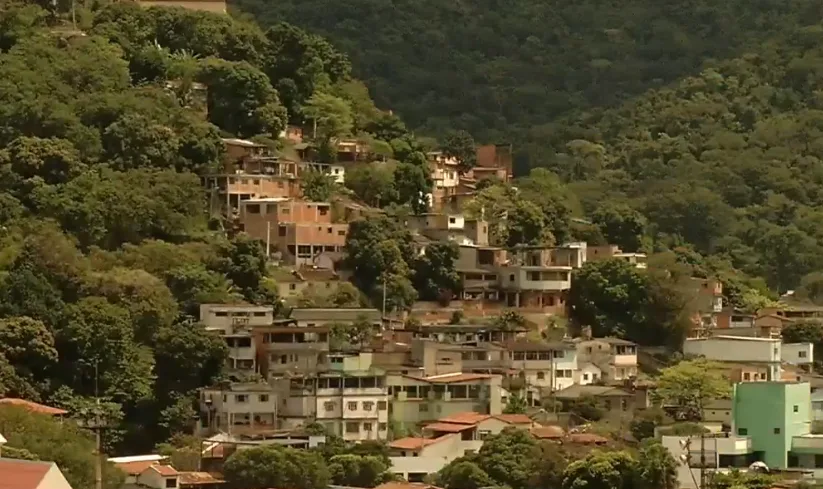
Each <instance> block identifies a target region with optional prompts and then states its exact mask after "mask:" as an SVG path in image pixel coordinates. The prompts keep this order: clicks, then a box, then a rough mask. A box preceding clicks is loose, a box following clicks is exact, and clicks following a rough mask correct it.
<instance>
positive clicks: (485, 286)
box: [455, 244, 506, 303]
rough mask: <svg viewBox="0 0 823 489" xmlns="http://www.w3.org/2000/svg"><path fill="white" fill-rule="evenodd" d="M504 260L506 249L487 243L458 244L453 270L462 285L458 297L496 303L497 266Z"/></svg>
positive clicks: (498, 279) (465, 299)
mask: <svg viewBox="0 0 823 489" xmlns="http://www.w3.org/2000/svg"><path fill="white" fill-rule="evenodd" d="M505 262H506V251H505V250H504V249H502V248H498V247H494V246H488V245H487V244H484V245H479V244H473V245H469V244H463V245H461V246H460V249H459V254H458V258H457V262H456V263H455V270H456V271H457V274H458V275H459V276H460V279H461V281H462V284H463V287H462V288H461V290H460V292H459V295H458V299H461V300H463V301H478V302H481V303H497V302H498V301H499V300H500V299H501V298H502V294H501V293H500V290H499V287H498V284H499V283H500V272H499V271H498V268H499V267H501V266H502V265H503V264H504V263H505Z"/></svg>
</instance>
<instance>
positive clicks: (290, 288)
mask: <svg viewBox="0 0 823 489" xmlns="http://www.w3.org/2000/svg"><path fill="white" fill-rule="evenodd" d="M276 280H277V295H278V296H279V297H280V298H281V299H286V300H288V299H293V298H295V297H298V296H300V295H301V294H304V293H311V292H314V293H317V294H321V295H322V294H328V293H331V292H333V291H334V290H335V289H336V288H337V287H338V286H339V285H340V284H341V283H345V282H341V280H340V276H339V275H338V274H337V272H335V271H334V270H333V269H328V268H317V267H308V266H302V267H300V268H298V269H296V270H292V271H291V272H283V273H282V274H280V276H278V277H276Z"/></svg>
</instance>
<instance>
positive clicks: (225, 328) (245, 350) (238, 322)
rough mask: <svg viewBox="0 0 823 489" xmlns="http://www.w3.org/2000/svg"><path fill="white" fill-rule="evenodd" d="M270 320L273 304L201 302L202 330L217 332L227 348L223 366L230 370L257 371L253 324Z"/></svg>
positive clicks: (256, 324) (260, 324)
mask: <svg viewBox="0 0 823 489" xmlns="http://www.w3.org/2000/svg"><path fill="white" fill-rule="evenodd" d="M273 321H274V308H272V307H271V306H255V305H250V304H201V305H200V322H201V323H202V324H203V325H204V326H205V327H206V331H213V332H217V333H219V334H220V336H221V337H223V339H224V340H225V342H226V346H228V349H229V356H228V359H227V362H228V365H227V367H228V368H229V369H230V371H235V372H243V373H252V372H255V371H257V369H258V365H257V361H256V359H257V342H256V341H255V338H254V335H253V333H252V330H253V328H255V327H261V326H269V325H271V324H272V322H273Z"/></svg>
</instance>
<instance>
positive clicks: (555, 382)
mask: <svg viewBox="0 0 823 489" xmlns="http://www.w3.org/2000/svg"><path fill="white" fill-rule="evenodd" d="M505 348H506V353H507V356H508V357H509V359H510V363H509V369H510V370H511V371H514V372H517V373H516V374H515V376H516V377H517V378H519V379H520V380H521V381H522V382H523V390H524V391H525V392H526V397H527V399H531V400H534V401H535V402H539V401H540V400H541V399H542V393H544V392H545V393H551V392H554V391H558V390H562V389H565V388H566V387H569V386H571V385H573V384H574V383H575V376H576V374H577V372H578V365H577V350H576V348H575V346H574V345H573V344H571V343H568V342H556V343H538V342H534V341H528V340H519V341H513V342H509V343H506V344H505Z"/></svg>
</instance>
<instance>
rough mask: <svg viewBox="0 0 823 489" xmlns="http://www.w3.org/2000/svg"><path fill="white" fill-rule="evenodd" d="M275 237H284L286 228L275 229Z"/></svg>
mask: <svg viewBox="0 0 823 489" xmlns="http://www.w3.org/2000/svg"><path fill="white" fill-rule="evenodd" d="M277 235H278V236H285V235H286V226H280V227H279V228H277Z"/></svg>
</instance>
